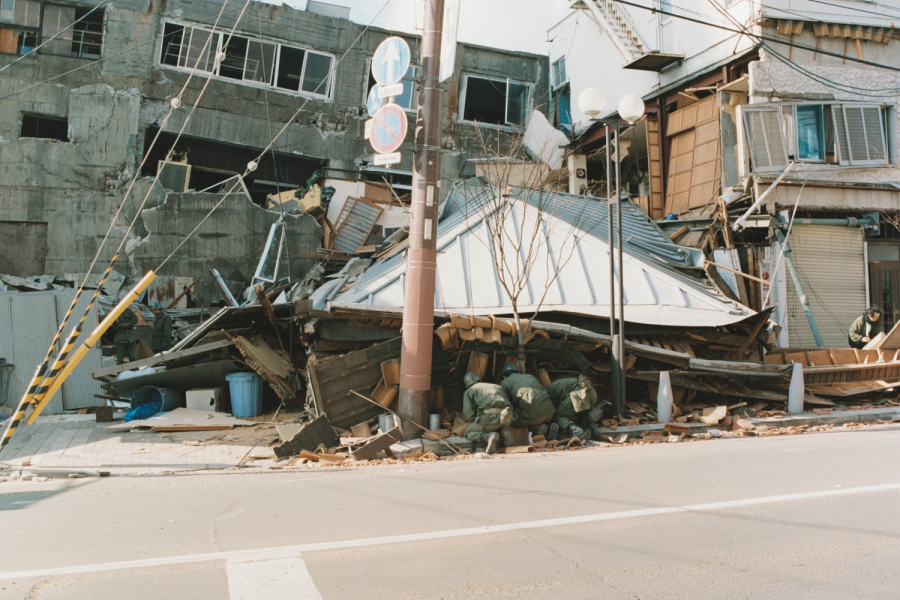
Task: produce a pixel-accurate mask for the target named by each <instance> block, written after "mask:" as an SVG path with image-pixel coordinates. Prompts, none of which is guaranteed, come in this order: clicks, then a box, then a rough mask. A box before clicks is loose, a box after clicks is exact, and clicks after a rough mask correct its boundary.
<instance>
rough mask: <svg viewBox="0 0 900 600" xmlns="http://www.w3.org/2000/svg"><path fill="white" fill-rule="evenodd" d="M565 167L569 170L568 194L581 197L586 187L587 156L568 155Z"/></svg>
mask: <svg viewBox="0 0 900 600" xmlns="http://www.w3.org/2000/svg"><path fill="white" fill-rule="evenodd" d="M566 166H567V167H568V168H569V193H570V194H576V195H581V194H582V193H583V192H582V188H585V187H587V181H588V180H587V156H586V155H584V154H570V155H569V157H568V159H567V164H566Z"/></svg>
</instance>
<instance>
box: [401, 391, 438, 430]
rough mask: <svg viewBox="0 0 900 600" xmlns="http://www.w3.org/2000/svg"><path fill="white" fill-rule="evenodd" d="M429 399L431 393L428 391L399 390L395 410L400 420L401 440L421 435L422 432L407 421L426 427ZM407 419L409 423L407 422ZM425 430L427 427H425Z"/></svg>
mask: <svg viewBox="0 0 900 600" xmlns="http://www.w3.org/2000/svg"><path fill="white" fill-rule="evenodd" d="M430 399H431V391H429V390H400V401H399V404H398V408H397V414H399V415H400V416H401V417H402V418H401V419H400V430H401V432H402V433H403V440H404V441H406V440H411V439H414V438H417V437H419V436H420V435H422V430H421V429H418V428H417V427H415V426H414V425H412V423H410V422H409V421H412V422H413V423H416V424H418V425H421V426H422V427H426V425H427V420H428V402H429V400H430ZM407 419H409V421H407ZM426 428H427V427H426Z"/></svg>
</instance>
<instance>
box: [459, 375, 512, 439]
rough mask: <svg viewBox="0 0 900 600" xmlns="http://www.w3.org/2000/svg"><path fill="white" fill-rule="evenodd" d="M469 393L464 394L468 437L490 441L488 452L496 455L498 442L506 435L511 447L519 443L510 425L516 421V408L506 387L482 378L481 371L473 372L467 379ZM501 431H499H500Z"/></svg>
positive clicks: (464, 412)
mask: <svg viewBox="0 0 900 600" xmlns="http://www.w3.org/2000/svg"><path fill="white" fill-rule="evenodd" d="M463 382H464V383H465V385H466V393H465V394H463V414H464V415H466V418H467V419H468V420H469V426H468V427H466V432H465V436H466V439H467V440H469V441H471V442H473V443H475V442H479V441H483V442H486V443H487V449H486V450H485V452H487V453H488V454H493V453H494V452H495V451H496V450H497V442H499V441H500V437H501V436H502V437H503V444H504V445H505V446H507V447H509V446H515V441H514V440H513V436H512V432H511V431H510V430H509V424H510V423H512V420H513V409H512V405H511V404H510V403H509V400H508V399H507V398H506V395H505V394H504V393H503V389H501V387H500V386H499V385H497V384H496V383H485V382H483V381H481V377H479V376H478V373H473V372H472V371H469V372H468V373H466V376H465V377H464V378H463ZM498 431H499V432H500V433H499V434H498V433H497V432H498Z"/></svg>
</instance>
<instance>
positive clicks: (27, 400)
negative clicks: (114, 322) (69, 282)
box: [0, 252, 119, 450]
mask: <svg viewBox="0 0 900 600" xmlns="http://www.w3.org/2000/svg"><path fill="white" fill-rule="evenodd" d="M118 259H119V253H118V252H117V253H116V255H115V256H113V258H112V260H111V261H110V262H109V266H108V267H107V268H106V272H105V273H103V278H102V279H101V281H100V285H99V286H97V289H98V290H99V289H100V288H102V287H103V284H104V283H105V282H106V279H107V277H109V274H110V273H111V272H112V270H113V266H115V264H116V261H117V260H118ZM85 279H87V276H85ZM83 293H84V283H82V284H81V286H80V287H79V288H78V291H77V292H76V293H75V298H74V299H73V300H72V304H70V305H69V310H68V311H66V316H65V317H63V320H62V323H60V324H59V329H57V330H56V335H55V336H53V341H52V342H51V343H50V347H49V348H48V349H47V355H46V356H44V360H42V361H41V363H40V364H39V365H38V366H37V368H35V370H34V375H33V376H32V378H31V382H30V383H29V384H28V389H27V390H26V391H25V394H24V395H23V396H22V398H21V399H20V400H19V405H18V406H17V407H16V412H15V413H13V415H12V418H11V419H10V421H9V425H7V426H6V431H4V432H3V437H2V438H0V450H3V447H4V446H6V444H8V443H9V439H10V438H11V437H12V435H13V434H14V433H15V432H16V428H17V427H18V426H19V423H20V422H21V421H22V417H24V416H25V409H26V408H27V407H28V405H29V404H31V403H32V402H33V401H34V394H35V393H36V392H37V391H38V389H39V388H40V384H41V381H42V380H43V378H44V373H46V372H47V366H48V365H49V364H50V358H51V357H52V356H53V350H54V349H55V348H56V345H57V344H58V343H59V340H60V338H61V337H62V334H63V331H65V330H66V325H68V324H69V319H70V318H71V317H72V313H74V312H75V308H76V307H77V306H78V301H79V300H81V294H83ZM88 310H90V309H88ZM85 315H87V311H86V312H85ZM83 322H84V317H82V319H81V323H83ZM79 324H80V323H79ZM79 333H80V332H79ZM75 335H76V336H77V335H78V334H77V333H76V334H75ZM69 337H72V336H71V334H70V336H69Z"/></svg>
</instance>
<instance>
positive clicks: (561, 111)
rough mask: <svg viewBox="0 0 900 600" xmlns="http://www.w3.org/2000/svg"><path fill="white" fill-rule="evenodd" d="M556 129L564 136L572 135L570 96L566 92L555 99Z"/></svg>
mask: <svg viewBox="0 0 900 600" xmlns="http://www.w3.org/2000/svg"><path fill="white" fill-rule="evenodd" d="M556 114H557V121H556V127H557V129H559V130H560V131H562V132H563V133H565V134H566V135H571V134H572V96H571V94H570V93H569V91H568V90H566V91H565V92H563V93H561V94H559V95H558V96H557V97H556Z"/></svg>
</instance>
